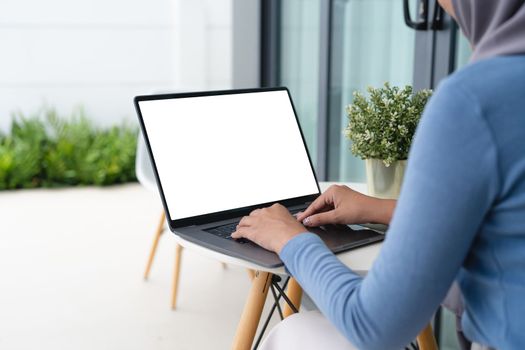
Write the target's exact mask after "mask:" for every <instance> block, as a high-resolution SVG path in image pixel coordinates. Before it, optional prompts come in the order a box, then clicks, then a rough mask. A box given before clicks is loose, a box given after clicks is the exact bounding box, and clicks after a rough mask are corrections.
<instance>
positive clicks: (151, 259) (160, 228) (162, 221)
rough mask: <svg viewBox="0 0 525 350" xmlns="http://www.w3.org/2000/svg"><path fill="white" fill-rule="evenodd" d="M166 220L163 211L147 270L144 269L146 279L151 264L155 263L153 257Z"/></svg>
mask: <svg viewBox="0 0 525 350" xmlns="http://www.w3.org/2000/svg"><path fill="white" fill-rule="evenodd" d="M165 221H166V214H164V211H163V212H162V214H161V215H160V220H159V224H158V225H157V231H156V232H155V238H154V239H153V245H152V246H151V250H150V252H149V258H148V264H147V265H146V270H145V271H144V279H148V276H149V271H150V270H151V265H152V264H153V258H154V257H155V253H156V251H157V245H158V244H159V239H160V236H161V235H162V232H164V223H165Z"/></svg>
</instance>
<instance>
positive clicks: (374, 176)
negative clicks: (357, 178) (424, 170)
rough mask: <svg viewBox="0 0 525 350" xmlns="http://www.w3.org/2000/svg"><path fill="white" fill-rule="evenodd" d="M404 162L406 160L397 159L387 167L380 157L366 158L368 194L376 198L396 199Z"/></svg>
mask: <svg viewBox="0 0 525 350" xmlns="http://www.w3.org/2000/svg"><path fill="white" fill-rule="evenodd" d="M406 163H407V162H406V160H399V161H397V162H395V163H393V164H391V165H390V166H388V167H387V166H386V165H385V164H384V163H383V161H382V160H380V159H366V161H365V165H366V182H367V185H368V194H369V195H370V196H373V197H377V198H388V199H397V198H398V197H399V192H400V191H401V184H402V183H403V176H404V175H405V168H406Z"/></svg>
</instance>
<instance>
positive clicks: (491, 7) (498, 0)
mask: <svg viewBox="0 0 525 350" xmlns="http://www.w3.org/2000/svg"><path fill="white" fill-rule="evenodd" d="M452 3H453V5H454V10H455V12H456V17H457V21H458V23H459V26H460V27H461V29H462V30H463V33H465V35H466V36H467V38H468V40H469V41H470V43H471V44H472V46H473V47H474V52H473V54H472V59H471V60H472V61H478V60H481V59H484V58H490V57H493V56H501V55H517V54H525V0H453V1H452Z"/></svg>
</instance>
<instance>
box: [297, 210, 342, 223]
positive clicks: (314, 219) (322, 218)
mask: <svg viewBox="0 0 525 350" xmlns="http://www.w3.org/2000/svg"><path fill="white" fill-rule="evenodd" d="M328 224H337V216H336V212H335V210H330V211H327V212H324V213H319V214H314V215H311V216H308V217H306V218H305V219H304V220H303V225H305V226H309V227H317V226H322V225H328Z"/></svg>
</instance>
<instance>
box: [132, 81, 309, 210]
mask: <svg viewBox="0 0 525 350" xmlns="http://www.w3.org/2000/svg"><path fill="white" fill-rule="evenodd" d="M139 108H140V111H141V114H142V118H143V121H144V125H145V128H146V133H147V135H148V139H149V142H150V146H151V150H152V153H153V158H154V160H155V163H156V166H157V171H158V174H159V178H160V182H161V184H162V188H163V191H164V197H165V200H166V205H167V206H168V211H169V213H170V215H171V220H178V219H184V218H189V217H193V216H198V215H203V214H210V213H215V212H220V211H225V210H230V209H237V208H243V207H246V206H251V205H258V204H263V203H268V202H273V201H281V200H285V199H290V198H297V197H302V196H306V195H311V194H316V193H318V188H317V182H316V180H315V176H314V173H313V171H312V169H311V166H310V162H309V160H308V155H307V153H306V148H305V146H304V144H303V140H302V138H301V134H300V130H299V127H298V125H297V121H296V119H295V114H294V111H293V108H292V104H291V101H290V98H289V97H288V93H287V92H286V91H285V90H278V91H265V92H249V93H236V94H226V95H213V96H199V97H184V98H170V99H160V100H147V101H140V102H139Z"/></svg>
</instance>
